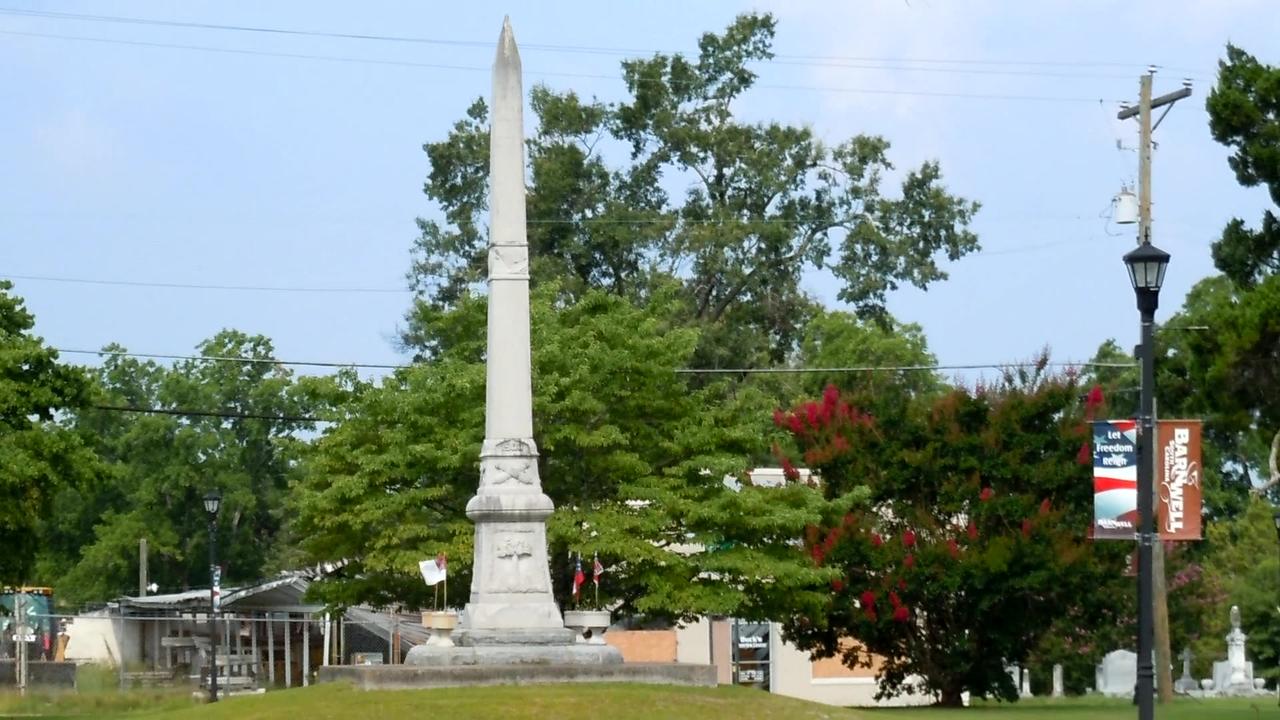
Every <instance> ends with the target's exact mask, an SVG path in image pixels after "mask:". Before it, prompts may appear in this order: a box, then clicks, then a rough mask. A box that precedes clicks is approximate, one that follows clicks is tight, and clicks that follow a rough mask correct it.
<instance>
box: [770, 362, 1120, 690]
mask: <svg viewBox="0 0 1280 720" xmlns="http://www.w3.org/2000/svg"><path fill="white" fill-rule="evenodd" d="M1080 394H1081V392H1080V387H1079V385H1078V384H1077V382H1076V381H1075V380H1072V379H1067V378H1056V377H1045V376H1042V375H1041V374H1039V373H1037V372H1027V373H1024V374H1021V375H1019V374H1017V373H1014V374H1010V375H1009V376H1008V377H1006V378H1005V380H1004V381H1002V382H1001V383H998V384H995V385H991V386H980V387H978V388H977V389H976V390H975V391H970V390H965V389H955V390H952V391H950V392H948V393H946V394H944V395H942V396H940V397H929V396H922V397H919V398H916V399H914V400H912V401H909V402H905V403H903V402H899V401H897V399H896V398H895V399H893V400H891V401H889V402H884V401H881V400H880V399H879V398H877V397H876V396H875V395H874V394H867V393H858V394H852V393H850V394H843V395H842V394H841V393H840V392H839V391H837V390H836V389H835V388H834V387H831V388H828V390H827V391H826V392H825V393H824V395H823V397H822V399H821V400H820V401H814V402H809V403H805V404H802V405H800V406H797V407H796V408H794V409H793V410H791V411H790V412H780V413H779V414H778V415H777V416H776V422H777V423H778V424H779V425H780V426H782V427H785V428H787V429H788V431H789V432H790V433H791V435H792V436H793V438H794V440H795V443H796V445H797V446H798V449H799V450H800V451H801V452H802V455H803V459H804V462H805V464H806V465H807V466H808V467H810V468H811V469H813V470H814V471H815V472H816V473H817V474H818V475H819V476H820V477H821V478H822V484H823V487H824V488H825V490H826V492H827V493H828V494H829V495H830V496H837V495H839V494H842V493H844V492H847V491H848V490H849V489H850V488H852V487H856V486H858V485H863V484H865V485H866V487H867V488H868V490H869V492H870V499H869V504H868V506H867V507H866V509H864V510H857V511H854V512H851V513H849V514H847V515H845V516H844V517H842V518H840V519H839V520H838V521H836V522H834V523H829V524H825V525H821V526H816V527H814V528H811V530H810V532H809V534H808V536H807V538H806V547H807V549H808V551H809V553H810V555H811V557H812V562H813V563H814V564H815V565H817V566H821V567H824V568H831V569H834V570H836V571H838V573H839V577H838V578H837V579H835V580H833V581H832V585H831V590H830V592H829V594H828V597H827V599H826V603H825V606H824V607H823V609H822V611H821V612H818V613H810V612H803V611H801V612H796V613H793V614H791V615H790V616H789V617H788V618H787V621H786V628H787V633H788V635H789V636H790V637H792V638H793V639H794V640H795V641H796V642H797V643H798V644H799V646H800V647H802V648H805V649H808V650H810V651H812V652H813V653H814V654H816V655H819V656H831V655H839V656H840V657H841V659H842V660H843V661H844V662H845V663H846V664H848V665H850V666H855V665H863V664H869V663H870V661H871V656H872V655H876V656H879V657H880V658H881V659H882V661H883V662H882V664H881V665H880V670H879V680H880V682H881V691H880V695H882V696H886V695H887V696H892V695H895V694H897V693H899V692H902V691H904V690H906V689H908V688H911V687H913V686H914V687H915V689H916V690H918V691H922V692H925V693H931V694H936V696H937V697H938V702H939V703H940V704H943V705H958V704H960V699H961V693H963V692H964V691H969V692H972V693H973V694H975V695H979V696H996V697H999V698H1003V699H1015V698H1016V697H1017V689H1016V688H1015V687H1014V685H1013V683H1012V682H1011V681H1010V679H1009V675H1008V673H1007V672H1006V671H1005V666H1006V664H1008V663H1014V662H1018V663H1021V662H1024V661H1025V660H1026V659H1027V657H1028V656H1029V654H1030V653H1031V651H1032V650H1033V649H1035V648H1036V646H1037V645H1038V643H1039V641H1040V640H1041V639H1042V638H1043V637H1045V636H1046V634H1047V633H1049V632H1051V629H1052V628H1054V627H1059V628H1061V627H1062V623H1061V622H1060V621H1061V620H1062V619H1063V618H1067V619H1068V620H1069V621H1070V622H1068V623H1067V625H1068V626H1071V625H1073V624H1074V627H1068V628H1067V629H1068V630H1070V631H1071V632H1074V633H1076V638H1077V639H1078V640H1083V639H1084V637H1083V636H1082V635H1081V634H1080V632H1079V630H1080V629H1084V630H1086V631H1087V629H1088V628H1090V627H1093V626H1094V625H1098V626H1104V627H1105V626H1115V625H1116V621H1117V618H1118V617H1119V613H1120V612H1121V608H1120V607H1118V606H1117V605H1116V603H1115V598H1114V597H1113V596H1112V595H1110V594H1103V593H1099V591H1100V590H1101V589H1102V588H1104V587H1106V586H1109V585H1110V584H1112V579H1113V578H1119V576H1120V570H1121V562H1122V558H1123V555H1124V553H1125V551H1126V550H1127V548H1124V547H1121V546H1120V544H1105V543H1097V544H1095V543H1092V542H1091V541H1090V540H1089V538H1088V537H1087V535H1086V533H1087V530H1088V528H1089V527H1090V525H1091V522H1092V495H1091V492H1090V483H1089V477H1090V470H1089V464H1087V463H1086V464H1082V463H1080V462H1079V461H1078V457H1079V449H1080V446H1081V444H1082V443H1083V442H1087V438H1088V433H1087V430H1086V427H1085V425H1084V422H1083V420H1084V415H1083V414H1082V411H1081V408H1080V403H1079V396H1080ZM787 462H788V464H787V465H784V466H785V467H789V461H787Z"/></svg>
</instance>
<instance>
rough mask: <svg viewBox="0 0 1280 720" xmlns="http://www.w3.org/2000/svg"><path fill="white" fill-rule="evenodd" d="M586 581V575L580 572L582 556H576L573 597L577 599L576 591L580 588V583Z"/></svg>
mask: <svg viewBox="0 0 1280 720" xmlns="http://www.w3.org/2000/svg"><path fill="white" fill-rule="evenodd" d="M586 581H587V576H586V575H583V574H582V556H581V555H579V556H578V565H577V567H576V568H575V569H574V571H573V599H574V600H577V599H578V592H579V591H580V590H582V584H583V583H585V582H586Z"/></svg>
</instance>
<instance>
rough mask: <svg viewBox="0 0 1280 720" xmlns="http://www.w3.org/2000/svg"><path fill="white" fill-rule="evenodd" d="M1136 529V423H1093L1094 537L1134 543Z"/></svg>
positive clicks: (1123, 421) (1126, 421) (1131, 421)
mask: <svg viewBox="0 0 1280 720" xmlns="http://www.w3.org/2000/svg"><path fill="white" fill-rule="evenodd" d="M1197 517H1198V516H1197ZM1137 529H1138V429H1137V423H1135V422H1134V421H1133V420H1099V421H1096V422H1094V423H1093V537H1094V539H1096V540H1133V539H1134V533H1136V532H1137Z"/></svg>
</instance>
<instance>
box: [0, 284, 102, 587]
mask: <svg viewBox="0 0 1280 720" xmlns="http://www.w3.org/2000/svg"><path fill="white" fill-rule="evenodd" d="M12 290H13V284H12V283H10V282H8V281H0V585H7V584H14V585H16V584H21V583H25V582H30V581H32V580H34V579H36V578H35V577H34V575H33V572H34V569H35V565H36V557H37V554H38V553H39V552H40V547H41V542H40V535H41V530H42V529H43V528H44V527H46V526H49V525H56V524H57V522H58V520H57V519H56V518H55V517H54V513H55V511H56V510H57V508H56V507H55V505H54V498H55V497H56V496H57V494H58V492H59V491H60V490H62V489H64V488H70V487H87V486H90V485H92V484H94V481H95V480H96V478H97V474H98V470H99V467H98V463H97V460H96V458H95V457H94V455H93V452H92V451H91V450H90V449H89V448H87V447H85V444H84V443H83V442H81V439H80V438H79V437H78V436H77V435H76V434H74V433H72V432H69V431H67V430H66V429H64V428H62V427H60V426H59V425H58V424H57V420H58V417H59V416H60V415H62V414H64V413H67V412H73V411H75V410H78V409H79V408H81V407H83V406H84V405H85V404H86V403H87V402H88V401H89V381H88V378H87V377H86V376H85V374H84V373H83V372H81V371H80V370H78V369H76V368H74V367H70V366H68V365H63V364H61V363H59V362H58V354H57V352H55V351H54V350H53V349H52V348H50V347H48V346H47V345H45V344H44V341H43V340H42V339H41V338H39V337H37V336H36V335H34V334H32V332H31V331H32V329H33V328H34V327H35V318H34V317H33V316H32V315H31V313H30V312H28V311H27V309H26V307H25V305H24V304H23V302H22V300H21V299H20V298H18V297H17V296H15V295H14V294H13V293H12Z"/></svg>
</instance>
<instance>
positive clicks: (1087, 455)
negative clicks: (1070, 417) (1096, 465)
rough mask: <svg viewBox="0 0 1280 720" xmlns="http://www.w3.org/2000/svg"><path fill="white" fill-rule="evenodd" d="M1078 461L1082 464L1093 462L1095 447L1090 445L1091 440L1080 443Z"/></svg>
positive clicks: (1077, 454)
mask: <svg viewBox="0 0 1280 720" xmlns="http://www.w3.org/2000/svg"><path fill="white" fill-rule="evenodd" d="M1076 462H1077V463H1079V464H1081V465H1092V464H1093V448H1091V447H1089V441H1087V440H1086V441H1084V442H1082V443H1080V451H1079V452H1077V453H1076Z"/></svg>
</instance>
